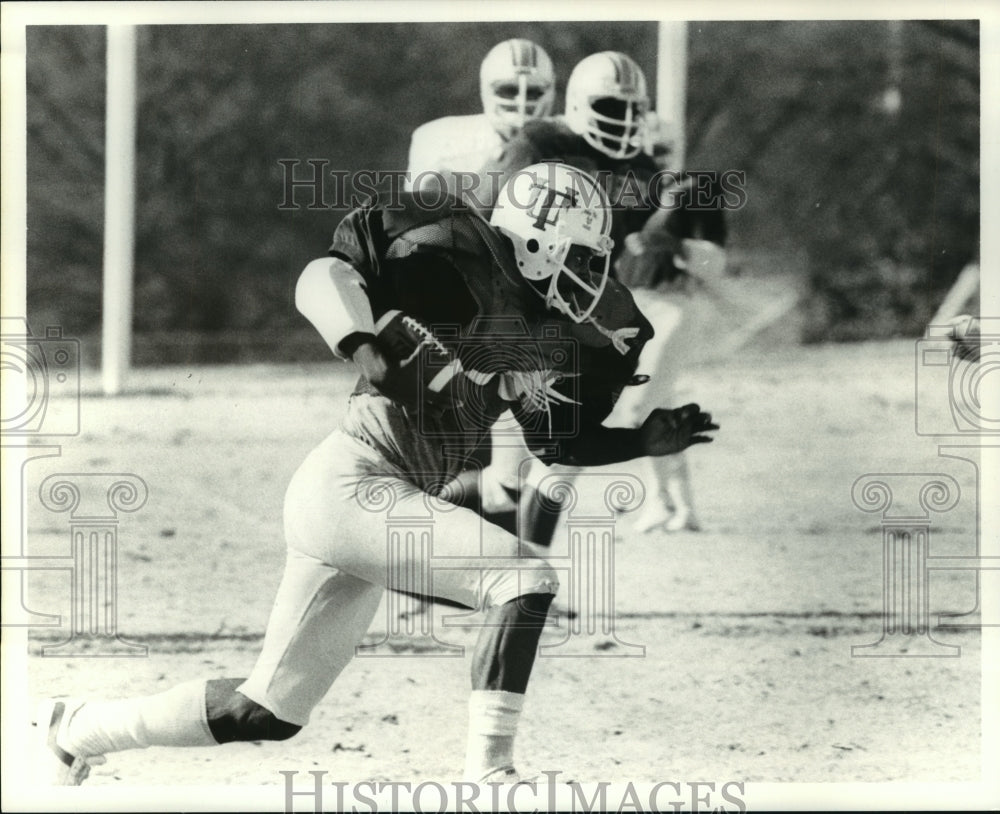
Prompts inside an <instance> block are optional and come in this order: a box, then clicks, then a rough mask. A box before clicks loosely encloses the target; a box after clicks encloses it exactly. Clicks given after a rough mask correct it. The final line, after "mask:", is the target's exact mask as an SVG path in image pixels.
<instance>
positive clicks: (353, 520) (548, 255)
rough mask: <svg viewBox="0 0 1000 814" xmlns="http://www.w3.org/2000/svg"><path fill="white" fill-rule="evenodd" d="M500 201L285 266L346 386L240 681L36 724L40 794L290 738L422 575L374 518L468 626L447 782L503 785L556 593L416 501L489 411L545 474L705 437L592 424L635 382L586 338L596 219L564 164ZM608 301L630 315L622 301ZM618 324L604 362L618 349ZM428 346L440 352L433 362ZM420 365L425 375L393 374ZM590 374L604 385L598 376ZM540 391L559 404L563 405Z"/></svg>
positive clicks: (312, 458) (695, 426) (509, 545)
mask: <svg viewBox="0 0 1000 814" xmlns="http://www.w3.org/2000/svg"><path fill="white" fill-rule="evenodd" d="M508 187H509V188H511V191H510V192H509V194H507V195H506V196H505V193H504V192H503V191H502V193H501V202H500V204H499V205H498V207H497V208H496V209H495V210H494V214H493V217H492V219H491V222H490V223H487V221H485V220H484V219H483V218H482V217H481V216H480V215H478V214H477V213H475V212H474V211H472V210H471V209H470V208H469V207H467V206H461V205H459V203H458V202H457V201H455V200H454V199H449V200H448V201H445V202H443V203H442V204H440V205H439V206H438V207H437V208H433V209H429V208H428V207H426V206H421V205H419V204H418V202H417V201H415V200H414V197H413V196H412V195H405V194H404V195H403V196H402V197H403V204H404V205H403V206H402V207H400V206H398V205H396V204H398V201H393V205H392V206H389V205H386V206H383V205H382V204H381V203H380V202H379V201H378V200H377V199H376V200H374V201H373V202H371V203H370V204H368V205H366V206H364V207H362V208H361V209H358V210H355V211H354V212H352V213H350V214H349V215H347V216H346V217H345V218H344V220H343V221H342V222H341V224H340V225H339V226H338V227H337V231H336V233H335V235H334V241H333V245H332V246H331V248H330V256H329V257H326V258H322V259H318V260H315V261H313V262H312V263H310V264H309V265H308V266H307V267H306V269H305V271H303V273H302V275H301V277H300V279H299V283H298V287H297V289H296V305H297V307H298V308H299V310H300V311H301V312H302V313H303V315H304V316H306V317H307V318H308V319H309V320H310V322H312V324H313V325H314V326H315V327H316V329H317V330H318V331H319V333H320V335H321V336H322V337H323V339H324V340H325V341H326V342H327V344H328V345H329V346H330V348H331V350H332V351H333V352H334V353H335V354H336V355H338V356H340V357H342V358H347V359H350V360H351V361H353V362H354V363H355V364H356V365H357V367H358V369H359V372H360V373H361V378H360V380H359V383H358V386H357V388H356V389H355V392H354V394H353V395H352V397H351V399H350V400H349V402H348V405H347V409H346V412H345V414H344V416H343V418H342V421H341V424H340V426H339V427H338V429H337V430H335V431H334V432H333V433H332V434H331V435H330V436H328V437H327V438H326V439H325V440H324V441H323V442H322V443H321V444H320V445H319V446H318V447H317V448H316V449H314V450H313V451H312V452H311V453H310V454H309V455H308V457H307V458H306V460H305V461H304V462H303V463H302V465H301V466H300V467H299V469H298V470H297V471H296V473H295V475H293V477H292V481H291V483H290V485H289V487H288V491H287V494H286V497H285V512H284V519H285V539H286V544H287V560H286V565H285V572H284V575H283V577H282V580H281V584H280V586H279V588H278V594H277V597H276V599H275V602H274V607H273V610H272V613H271V617H270V619H269V621H268V627H267V631H266V634H265V637H264V644H263V648H262V652H261V654H260V656H259V658H258V660H257V663H256V664H255V666H254V668H253V670H252V671H251V673H250V676H249V677H247V678H246V679H241V678H221V679H220V678H213V679H209V680H205V679H201V680H194V681H188V682H186V683H183V684H180V685H178V686H176V687H174V688H173V689H170V690H167V691H166V692H164V693H160V694H158V695H153V696H147V697H142V698H133V699H127V700H118V701H87V702H79V701H66V700H57V701H55V702H49V703H47V704H46V705H45V706H44V708H43V710H41V711H40V714H39V715H38V717H37V719H36V727H37V730H36V734H37V735H38V741H37V743H38V747H39V749H40V753H39V755H38V756H37V757H36V765H37V766H38V767H40V768H44V766H46V765H48V766H51V767H52V768H53V769H54V770H55V773H56V776H55V777H50V780H49V782H52V781H53V780H55V781H58V782H61V783H62V784H79V783H80V782H82V780H83V779H85V778H86V776H87V775H88V774H89V771H90V766H91V765H92V764H94V763H99V762H103V755H104V754H106V753H109V752H115V751H122V750H126V749H138V748H145V747H148V746H208V745H213V744H218V743H227V742H230V741H257V740H284V739H287V738H290V737H292V736H293V735H295V734H296V733H297V732H298V731H299V730H300V729H301V728H302V727H303V726H304V725H306V724H307V723H308V721H309V717H310V713H311V712H312V710H313V708H314V707H315V706H316V705H317V704H318V703H319V702H320V701H321V700H322V699H323V697H324V696H325V695H326V693H327V691H328V690H329V689H330V687H331V686H332V685H333V683H334V681H335V680H336V679H337V677H338V675H339V674H340V673H341V671H342V670H343V669H344V668H345V667H346V666H347V664H348V663H349V662H350V661H351V659H352V658H353V656H354V653H355V648H356V647H357V645H358V644H359V643H360V642H361V639H362V637H363V636H364V634H365V632H366V630H367V629H368V626H369V624H370V623H371V620H372V619H373V617H374V615H375V612H376V610H377V608H378V606H379V602H380V600H381V597H382V595H383V593H384V592H385V590H386V589H387V588H389V589H398V588H404V589H405V588H409V587H410V586H411V585H412V584H413V583H412V582H411V578H412V576H413V575H414V574H422V573H424V572H425V571H426V570H428V569H429V568H430V566H431V563H429V562H428V561H427V558H428V557H429V556H430V552H429V551H428V550H426V548H425V547H423V546H410V545H404V546H402V548H401V550H398V551H395V553H394V554H393V555H392V556H394V557H398V558H399V560H398V561H396V560H395V559H390V554H389V552H388V551H387V526H386V519H387V514H386V513H387V511H388V508H389V506H390V505H391V506H393V507H394V508H395V511H397V512H398V513H399V514H400V515H404V516H406V515H410V516H426V515H427V513H428V512H429V513H430V514H431V516H432V525H433V529H434V543H433V546H434V552H433V553H434V555H435V556H436V557H440V558H442V559H446V560H447V561H448V565H447V567H446V568H441V569H438V570H436V571H435V572H434V575H433V580H431V581H430V582H429V583H427V587H426V590H427V592H428V594H429V595H431V596H433V597H435V598H442V599H446V600H449V601H452V602H455V603H459V604H461V605H464V606H467V607H470V608H476V609H479V610H482V611H483V612H484V613H485V619H484V622H483V626H482V628H481V632H480V636H479V639H478V640H477V643H476V645H475V649H474V652H473V658H472V692H471V695H470V699H469V735H468V740H467V747H466V748H467V753H466V763H465V777H466V778H467V779H468V780H470V781H483V782H485V781H491V782H492V781H501V782H503V781H507V782H510V781H513V780H516V779H517V773H516V772H515V771H514V769H513V766H512V761H513V746H514V735H515V732H516V729H517V724H518V720H519V717H520V713H521V708H522V705H523V702H524V693H525V691H526V689H527V685H528V680H529V677H530V674H531V671H532V667H533V664H534V660H535V655H536V648H537V643H538V639H539V636H540V634H541V631H542V628H543V626H544V624H545V619H546V615H547V613H548V609H549V606H550V604H551V602H552V599H553V596H554V594H555V592H556V590H557V588H558V580H557V576H556V572H555V570H554V569H553V568H552V566H551V565H550V564H549V563H548V562H547V561H546V560H545V559H544V552H543V551H542V550H540V549H538V548H537V547H535V546H532V545H530V544H528V543H524V542H522V541H520V540H518V538H517V537H516V536H515V535H514V534H511V533H510V532H509V531H506V530H504V529H503V528H501V527H500V526H498V525H495V524H493V523H490V522H484V518H483V516H481V515H480V514H479V513H477V512H475V511H473V510H471V509H469V508H466V507H464V506H462V505H459V506H454V505H451V506H446V505H445V504H444V503H443V502H442V501H440V498H439V496H436V494H435V492H436V491H437V487H438V486H440V485H441V484H444V483H445V482H447V481H448V479H449V478H451V477H453V476H454V475H456V474H458V473H459V472H461V471H463V469H464V468H465V463H464V460H463V454H467V453H468V452H471V450H472V449H474V448H475V446H477V445H478V444H479V442H480V441H481V440H482V437H483V435H484V434H485V433H486V432H487V430H488V428H489V427H490V426H492V424H493V422H494V421H495V420H496V419H497V417H498V416H499V415H500V413H501V412H503V411H504V410H506V409H508V408H513V410H514V412H515V415H516V416H517V418H518V421H519V422H523V424H524V426H527V427H537V424H536V423H535V421H534V419H537V418H538V417H539V416H538V415H537V414H538V413H542V414H543V415H545V417H546V419H547V420H546V421H545V422H543V424H544V425H546V426H547V427H548V428H549V429H548V433H549V437H550V438H551V437H558V438H559V439H560V440H559V443H558V448H557V449H558V451H557V460H559V461H562V462H565V463H568V464H571V465H574V466H600V465H605V464H613V463H617V462H621V461H625V460H629V459H631V458H634V457H637V456H645V455H667V454H674V453H677V452H679V451H681V450H683V449H685V448H687V447H688V446H690V445H692V444H698V443H704V442H707V441H710V440H711V437H710V436H707V435H705V434H704V433H705V432H706V431H711V430H714V429H717V428H718V427H717V426H716V425H715V424H713V423H712V421H711V417H710V416H709V415H708V414H706V413H703V412H702V411H701V410H700V408H699V407H698V405H696V404H690V405H686V406H685V407H681V408H678V409H673V410H671V409H657V410H654V411H652V412H651V413H650V415H649V416H648V418H647V419H646V420H645V421H644V422H642V424H641V426H639V427H638V428H635V429H617V430H614V429H607V428H605V427H603V426H602V425H601V423H600V422H601V421H602V420H603V418H604V417H605V416H606V415H607V413H608V411H609V410H610V407H611V406H612V405H613V403H614V399H615V398H616V397H617V394H618V392H620V390H621V389H622V387H623V385H624V384H625V383H626V382H627V381H628V380H629V378H630V376H631V374H632V371H633V370H634V359H633V358H632V357H630V356H629V354H628V353H626V352H624V351H623V352H621V353H619V352H618V351H616V350H613V349H612V350H610V351H608V348H607V346H608V345H609V344H610V343H609V337H608V333H609V332H607V331H606V329H604V326H603V325H602V324H601V322H600V320H599V319H598V320H597V321H596V322H595V321H593V320H592V317H594V315H595V314H597V308H598V306H599V305H600V302H601V300H602V298H603V294H604V292H605V290H606V286H607V285H608V280H607V274H608V268H609V264H610V252H611V239H610V237H609V232H610V227H611V215H610V212H609V210H608V206H607V199H606V198H603V197H602V195H603V193H602V192H601V190H600V189H599V188H598V187H597V183H596V181H594V180H593V179H592V178H589V177H588V176H586V175H585V174H583V173H581V172H579V171H578V170H576V169H574V168H572V167H568V166H565V165H556V166H553V165H541V166H539V167H535V168H528V170H526V172H525V173H522V174H520V175H519V176H518V179H516V180H515V181H512V182H511V183H510V184H509V185H508ZM505 189H506V188H505ZM515 192H516V195H515ZM525 201H528V202H529V204H528V207H527V208H526V207H525V205H524V204H523V202H525ZM594 263H596V264H597V265H598V268H597V269H595V268H594ZM617 294H618V296H619V297H623V298H624V299H623V300H622V303H623V305H629V304H630V303H631V300H630V298H629V297H628V294H627V291H625V290H624V289H618V290H617ZM482 317H489V318H491V319H493V320H497V319H506V320H508V321H509V320H511V319H519V320H521V321H522V322H523V324H524V325H525V326H526V327H527V329H528V336H529V337H530V336H548V335H549V331H548V328H549V327H551V326H553V325H555V326H556V327H557V328H560V329H562V328H566V329H568V330H570V331H577V332H578V333H575V334H574V336H577V337H578V338H579V340H580V342H581V344H582V345H583V346H584V347H585V348H588V347H589V348H591V350H592V353H593V354H594V355H593V356H587V355H584V354H582V355H581V357H580V358H581V360H582V361H581V364H580V365H579V366H576V367H573V368H572V369H569V365H570V359H571V357H570V355H569V354H567V355H565V356H564V357H562V358H563V359H564V364H565V365H566V366H567V369H566V370H563V369H554V368H552V367H550V366H551V365H556V364H560V363H557V362H556V361H555V358H554V357H553V356H548V355H544V354H539V353H534V352H530V353H526V351H527V350H530V348H526V347H525V346H524V345H523V344H522V345H519V346H518V347H511V346H510V344H509V342H503V341H500V340H499V339H497V338H494V337H492V336H487V337H485V338H486V340H487V342H486V343H485V344H484V341H483V339H484V337H483V335H482V334H481V333H476V331H475V326H476V325H477V324H479V320H480V318H482ZM439 325H440V326H442V327H445V326H446V327H447V329H448V331H449V332H450V333H447V334H446V333H445V332H444V331H441V330H438V329H437V326H439ZM639 325H640V327H639V328H637V329H636V330H635V331H629V332H628V334H627V336H624V335H616V336H617V339H618V340H619V342H620V343H622V344H625V345H626V346H627V343H628V341H630V340H636V339H638V338H639V337H640V334H642V330H641V327H642V326H641V320H640V323H639ZM645 328H646V332H645V335H646V336H648V325H646V326H645ZM456 332H457V333H456ZM442 336H452V337H453V338H455V337H457V339H455V343H454V349H453V350H450V349H449V347H448V346H447V345H446V344H445V341H442V339H441V337H442ZM473 339H478V340H479V341H478V342H474V341H472V340H473ZM484 348H486V349H487V350H488V351H489V353H487V354H486V355H485V356H483V355H482V353H481V351H482V350H483V349H484ZM425 350H426V352H427V353H428V354H430V355H432V356H433V357H434V358H435V359H437V360H439V361H440V362H441V364H440V365H438V366H437V367H432V368H427V367H426V366H425V365H423V364H419V363H414V361H415V360H417V359H423V352H424V351H425ZM635 351H636V352H635V356H637V355H638V351H639V348H638V347H636V348H635ZM602 354H604V355H606V356H607V359H606V360H605V359H602ZM542 359H546V360H549V361H540V360H542ZM587 359H598V360H599V361H598V362H597V363H595V364H593V365H591V366H588V362H587V361H586V360H587ZM611 362H614V363H616V364H617V365H618V366H619V368H620V369H619V370H618V371H617V372H616V373H615V375H613V376H612V375H609V370H610V368H611V367H612V365H611V364H610V363H611ZM563 373H565V374H568V375H562V374H563ZM559 388H575V389H574V390H573V394H574V396H575V398H571V397H569V395H568V394H567V393H564V392H560V391H559ZM535 431H536V432H537V431H538V430H537V429H536V430H535ZM455 502H456V503H458V502H459V501H458V500H456V501H455ZM476 541H478V545H476V544H475V543H476ZM386 666H389V662H386Z"/></svg>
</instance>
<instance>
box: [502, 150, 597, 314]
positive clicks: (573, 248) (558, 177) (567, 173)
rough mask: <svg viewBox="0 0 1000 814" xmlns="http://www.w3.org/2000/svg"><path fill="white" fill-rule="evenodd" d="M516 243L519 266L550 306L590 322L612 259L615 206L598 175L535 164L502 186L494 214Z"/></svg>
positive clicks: (569, 168)
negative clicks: (612, 223) (613, 213)
mask: <svg viewBox="0 0 1000 814" xmlns="http://www.w3.org/2000/svg"><path fill="white" fill-rule="evenodd" d="M490 223H491V224H493V226H494V227H496V228H497V229H498V230H499V231H500V232H501V233H502V234H504V235H505V236H506V237H508V238H509V239H510V241H511V242H512V243H513V244H514V256H515V259H516V261H517V266H518V270H519V271H520V272H521V274H522V276H524V277H525V278H526V279H527V280H529V281H531V282H532V283H533V284H534V286H535V288H536V289H537V290H538V291H539V293H541V295H542V296H543V297H544V298H545V304H546V305H547V306H548V307H550V308H554V309H556V310H558V311H561V312H562V313H564V314H565V315H566V316H568V317H569V318H570V319H572V320H573V321H575V322H584V321H586V320H587V319H588V318H589V317H590V314H591V312H592V311H593V310H594V308H595V307H596V306H597V303H598V301H599V300H600V298H601V294H602V293H603V292H604V286H605V284H606V283H607V279H608V269H609V267H610V263H611V249H612V248H613V247H614V241H613V240H612V239H611V204H610V203H609V201H608V197H607V195H606V194H605V192H604V190H603V189H602V188H601V185H600V184H599V183H598V182H597V180H596V179H595V178H593V177H592V176H590V175H587V174H586V173H584V172H581V171H580V170H578V169H576V168H575V167H571V166H569V165H568V164H559V163H555V162H551V163H542V164H532V165H531V166H530V167H526V168H525V169H523V170H519V171H518V172H517V173H515V174H514V175H513V176H512V177H511V178H510V179H509V180H508V181H507V183H506V184H504V186H503V188H502V189H501V190H500V194H499V197H498V199H497V203H496V206H495V207H494V209H493V213H492V215H491V216H490Z"/></svg>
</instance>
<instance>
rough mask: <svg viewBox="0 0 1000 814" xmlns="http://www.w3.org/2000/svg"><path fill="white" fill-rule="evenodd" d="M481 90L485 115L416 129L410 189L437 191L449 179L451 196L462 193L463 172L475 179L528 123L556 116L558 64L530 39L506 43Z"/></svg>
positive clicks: (484, 70) (493, 53)
mask: <svg viewBox="0 0 1000 814" xmlns="http://www.w3.org/2000/svg"><path fill="white" fill-rule="evenodd" d="M479 92H480V97H481V99H482V103H483V112H482V113H477V114H473V115H469V116H445V117H443V118H440V119H434V120H433V121H429V122H427V123H426V124H422V125H421V126H420V127H418V128H417V129H416V130H414V131H413V136H412V138H411V140H410V154H409V162H408V165H407V187H406V188H407V189H408V190H426V191H429V192H434V191H436V190H438V189H440V187H441V183H442V181H443V183H444V186H445V188H446V189H447V190H448V191H449V192H451V193H452V194H460V193H461V192H462V191H463V190H462V188H461V181H460V180H459V178H460V176H459V175H457V174H458V173H465V174H466V176H465V177H467V178H470V179H471V178H472V175H471V174H472V173H475V172H476V171H477V170H479V168H480V167H482V166H483V165H484V164H485V163H486V162H487V161H490V160H492V159H494V158H495V157H496V156H497V154H498V153H499V151H500V149H501V148H502V147H503V145H504V143H505V142H506V141H507V140H508V139H509V138H510V137H511V136H513V135H514V134H515V133H517V132H518V131H519V130H520V129H521V128H522V127H523V126H524V123H525V122H526V121H528V120H529V119H538V118H542V117H545V116H548V115H550V114H551V112H552V104H553V101H554V99H555V71H554V70H553V67H552V60H551V59H549V55H548V54H547V53H545V50H544V49H543V48H541V47H540V46H539V45H536V44H535V43H533V42H531V41H530V40H525V39H511V40H504V41H503V42H501V43H498V44H497V45H495V46H494V47H493V48H492V49H491V50H490V52H489V53H488V54H487V55H486V58H485V59H484V60H483V63H482V65H481V66H480V69H479ZM466 189H467V187H466Z"/></svg>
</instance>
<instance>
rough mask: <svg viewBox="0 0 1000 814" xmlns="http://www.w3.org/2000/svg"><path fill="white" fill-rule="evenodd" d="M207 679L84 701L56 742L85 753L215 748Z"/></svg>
mask: <svg viewBox="0 0 1000 814" xmlns="http://www.w3.org/2000/svg"><path fill="white" fill-rule="evenodd" d="M207 683H208V682H207V680H206V679H199V680H197V681H187V682H185V683H183V684H178V685H177V686H176V687H174V688H173V689H170V690H167V691H166V692H162V693H159V694H158V695H148V696H145V697H143V698H129V699H126V700H123V701H88V702H86V703H84V704H83V706H81V707H79V708H78V709H77V710H76V711H75V712H74V713H73V714H72V715H71V716H69V720H68V721H65V722H64V724H63V726H62V728H61V729H60V732H59V734H58V736H57V738H56V742H57V743H58V744H59V746H61V747H62V748H63V749H65V750H66V751H67V752H69V753H70V754H71V755H77V756H82V757H88V756H91V755H103V754H106V753H107V752H121V751H123V750H125V749H145V748H146V747H147V746H213V745H215V744H216V743H217V741H216V740H215V738H213V737H212V732H211V730H209V728H208V716H207V713H206V711H205V686H206V684H207Z"/></svg>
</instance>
